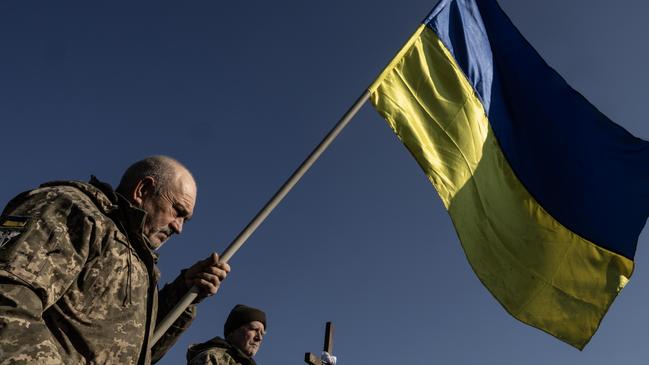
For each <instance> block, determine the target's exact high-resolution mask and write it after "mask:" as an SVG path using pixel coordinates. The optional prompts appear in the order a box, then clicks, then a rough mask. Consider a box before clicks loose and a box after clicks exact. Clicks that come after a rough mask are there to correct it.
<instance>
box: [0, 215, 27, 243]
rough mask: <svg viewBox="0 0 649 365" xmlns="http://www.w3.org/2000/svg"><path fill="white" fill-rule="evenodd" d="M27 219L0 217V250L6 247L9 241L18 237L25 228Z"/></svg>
mask: <svg viewBox="0 0 649 365" xmlns="http://www.w3.org/2000/svg"><path fill="white" fill-rule="evenodd" d="M27 223H29V218H28V217H18V216H1V217H0V249H3V248H4V247H6V246H7V245H8V244H9V242H11V240H13V239H14V238H16V237H18V236H19V235H20V234H21V233H22V232H23V231H24V230H25V227H27Z"/></svg>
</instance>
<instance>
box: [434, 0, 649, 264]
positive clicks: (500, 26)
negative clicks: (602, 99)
mask: <svg viewBox="0 0 649 365" xmlns="http://www.w3.org/2000/svg"><path fill="white" fill-rule="evenodd" d="M424 23H425V24H426V25H427V26H429V27H430V28H431V29H432V30H433V31H434V32H435V33H436V34H437V35H438V37H439V38H440V39H441V40H442V42H443V43H444V45H445V46H446V47H447V48H448V49H449V51H450V52H451V53H452V55H453V57H454V58H455V60H456V62H457V63H458V64H459V65H460V67H461V68H462V70H463V71H464V73H465V75H466V77H467V79H468V80H469V82H470V83H471V84H472V85H473V87H474V89H475V91H476V93H477V94H478V96H479V98H480V100H481V101H482V103H483V106H484V109H485V112H486V114H487V116H488V118H489V122H490V125H491V127H492V129H493V131H494V133H495V135H496V137H497V139H498V142H499V144H500V147H501V149H502V151H503V153H504V155H505V157H506V158H507V160H508V162H509V163H510V165H511V167H512V169H513V171H514V172H515V174H516V175H517V177H518V178H519V179H520V181H521V182H522V183H523V185H524V186H525V187H526V189H527V190H528V191H529V192H530V194H531V195H532V196H533V197H534V198H535V199H536V200H537V201H538V202H539V203H540V204H541V206H542V207H543V208H544V209H545V210H546V211H547V212H548V213H549V214H550V215H552V216H553V217H554V218H555V219H556V220H557V221H559V222H560V223H561V224H563V225H564V226H565V227H567V228H568V229H570V230H572V231H573V232H575V233H576V234H578V235H580V236H581V237H583V238H586V239H588V240H590V241H591V242H593V243H595V244H597V245H599V246H601V247H603V248H606V249H608V250H610V251H613V252H615V253H618V254H621V255H623V256H625V257H627V258H629V259H633V256H634V254H635V249H636V243H637V239H638V236H639V234H640V232H641V230H642V228H643V227H644V225H645V222H646V220H647V215H648V214H649V143H648V142H646V141H644V140H642V139H639V138H636V137H634V136H633V135H631V134H630V133H629V132H627V131H626V130H625V129H624V128H622V127H620V126H619V125H617V124H615V123H613V122H612V121H611V120H610V119H608V118H607V117H606V116H605V115H603V114H602V113H601V112H600V111H598V110H597V108H595V107H594V106H593V105H592V104H590V103H589V102H588V100H586V99H585V98H584V97H583V96H582V95H581V94H580V93H578V92H577V91H575V90H574V89H572V88H571V87H570V86H569V85H568V84H567V83H566V82H565V80H564V79H563V78H562V77H561V76H560V75H559V74H558V73H557V72H556V71H554V70H553V69H552V68H551V67H549V66H548V65H547V64H546V63H545V61H544V60H543V59H542V58H541V57H540V55H539V54H538V53H537V52H536V51H535V50H534V48H532V46H531V45H530V44H529V43H528V42H527V40H525V38H523V36H522V35H521V34H520V32H519V31H518V30H517V29H516V27H514V25H513V24H512V22H511V21H510V20H509V18H508V17H507V15H506V14H505V13H504V12H503V11H502V10H501V9H500V7H499V6H498V3H497V2H496V1H495V0H441V1H440V2H439V3H438V5H437V6H436V7H435V9H433V11H432V12H431V13H430V15H429V16H428V17H427V18H426V19H425V20H424ZM614 71H615V70H603V72H614Z"/></svg>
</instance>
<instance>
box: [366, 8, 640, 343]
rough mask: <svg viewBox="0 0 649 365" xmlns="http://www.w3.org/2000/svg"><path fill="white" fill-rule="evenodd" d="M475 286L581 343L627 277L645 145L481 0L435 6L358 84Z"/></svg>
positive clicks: (520, 314) (636, 225)
mask: <svg viewBox="0 0 649 365" xmlns="http://www.w3.org/2000/svg"><path fill="white" fill-rule="evenodd" d="M370 92H371V99H372V102H373V104H374V106H375V107H376V109H377V110H378V111H379V113H380V114H381V115H382V116H383V117H384V118H385V119H386V120H387V121H388V123H389V124H390V126H391V127H392V129H393V130H394V131H395V133H396V134H397V136H398V137H399V139H401V141H402V142H403V143H404V144H405V146H406V147H407V148H408V150H409V151H410V152H411V154H412V155H413V156H414V157H415V159H416V160H417V162H418V163H419V165H420V166H421V167H422V169H423V170H424V171H425V173H426V175H427V176H428V177H429V179H430V181H431V182H432V184H433V185H434V186H435V188H436V190H437V191H438V193H439V194H440V196H441V198H442V201H443V202H444V205H445V206H446V208H447V210H448V212H449V214H450V216H451V218H452V220H453V223H454V225H455V228H456V230H457V233H458V236H459V238H460V241H461V243H462V246H463V248H464V251H465V253H466V256H467V259H468V260H469V262H470V264H471V266H472V267H473V269H474V271H475V272H476V274H477V276H478V277H479V279H480V280H481V281H482V283H483V284H484V285H485V286H486V287H487V288H488V289H489V291H490V292H491V293H492V294H493V295H494V297H495V298H496V299H497V300H498V301H499V302H500V303H501V304H502V305H503V306H504V307H505V309H506V310H507V311H508V312H509V313H511V314H512V315H513V316H514V317H516V318H517V319H519V320H521V321H523V322H525V323H527V324H530V325H532V326H535V327H537V328H539V329H542V330H544V331H546V332H548V333H550V334H552V335H554V336H556V337H557V338H559V339H561V340H563V341H565V342H567V343H569V344H571V345H573V346H575V347H577V348H580V349H581V348H583V347H584V346H585V345H586V344H587V343H588V341H589V340H590V338H591V337H592V335H593V334H594V333H595V331H596V330H597V328H598V326H599V323H600V321H601V319H602V318H603V316H604V315H605V313H606V311H607V310H608V308H609V306H610V305H611V303H612V302H613V300H614V299H615V297H616V296H617V294H618V292H619V291H620V290H621V289H622V288H623V287H624V286H625V284H626V283H627V282H628V280H629V278H630V277H631V274H632V272H633V256H634V253H635V246H636V242H637V238H638V235H639V234H640V231H641V230H642V228H643V227H644V224H645V222H646V219H647V215H648V214H649V204H647V202H649V189H648V188H647V187H649V143H647V142H646V141H643V140H640V139H638V138H636V137H634V136H632V135H631V134H630V133H628V132H627V131H625V130H624V129H623V128H621V127H620V126H618V125H616V124H614V123H613V122H611V121H610V120H609V119H608V118H606V116H604V115H603V114H601V113H600V112H599V111H598V110H597V109H596V108H595V107H593V106H592V105H591V104H590V103H589V102H588V101H587V100H586V99H584V98H583V97H582V96H581V95H580V94H578V93H577V92H576V91H574V90H573V89H572V88H570V86H569V85H567V84H566V83H565V81H564V80H563V79H562V78H561V76H559V75H558V74H557V73H556V72H555V71H554V70H552V69H551V68H550V67H549V66H548V65H547V64H546V63H545V62H544V61H543V60H542V59H541V57H540V56H539V55H538V54H537V53H536V51H535V50H534V49H533V48H532V47H531V46H530V45H529V43H527V41H526V40H525V39H524V38H523V37H522V36H521V35H520V33H519V32H518V30H517V29H516V28H515V27H514V26H513V24H512V23H511V22H510V20H509V19H508V18H507V16H506V15H505V14H504V13H503V12H502V10H501V9H500V8H499V6H498V4H497V2H496V1H495V0H442V1H440V3H439V4H438V6H437V7H436V8H435V9H434V10H433V11H432V12H431V14H430V15H429V16H428V17H427V18H426V19H425V21H424V23H423V24H422V25H421V26H420V27H419V29H418V30H417V31H416V32H415V34H414V35H413V36H412V37H411V39H410V40H409V41H408V42H407V43H406V45H405V46H404V47H403V48H402V49H401V51H400V52H399V53H398V54H397V56H396V57H395V59H394V60H393V61H392V62H391V63H390V64H389V65H388V67H387V68H386V69H385V70H384V71H383V73H382V74H381V75H380V76H379V78H377V80H376V81H375V82H374V84H372V85H371V87H370Z"/></svg>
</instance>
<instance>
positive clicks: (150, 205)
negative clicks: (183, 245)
mask: <svg viewBox="0 0 649 365" xmlns="http://www.w3.org/2000/svg"><path fill="white" fill-rule="evenodd" d="M195 204H196V184H195V183H194V179H193V178H192V177H191V175H189V174H187V173H180V174H179V175H178V176H177V177H176V179H174V181H172V182H171V183H170V186H169V187H168V189H164V190H163V191H162V192H161V193H159V194H150V195H147V196H145V197H143V198H142V206H141V208H142V209H143V210H144V211H145V212H146V213H147V216H146V219H145V221H144V230H143V233H144V236H146V237H147V238H148V239H149V243H150V245H151V248H152V249H154V250H155V249H158V248H160V246H162V244H163V243H164V242H165V241H167V240H168V239H169V237H171V235H172V234H174V233H175V234H180V233H181V232H182V229H183V224H185V222H187V221H188V220H189V219H190V218H191V217H192V214H194V205H195Z"/></svg>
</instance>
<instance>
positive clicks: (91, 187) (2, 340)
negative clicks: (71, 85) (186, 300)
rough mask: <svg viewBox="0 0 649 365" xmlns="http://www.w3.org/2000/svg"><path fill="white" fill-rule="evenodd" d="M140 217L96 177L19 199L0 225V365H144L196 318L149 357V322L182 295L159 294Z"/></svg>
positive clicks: (180, 287)
mask: <svg viewBox="0 0 649 365" xmlns="http://www.w3.org/2000/svg"><path fill="white" fill-rule="evenodd" d="M145 215H146V213H145V212H144V211H142V210H140V209H138V208H135V207H134V206H132V205H131V204H129V203H128V202H127V201H126V199H124V198H123V197H121V196H118V195H117V194H115V193H114V192H113V190H112V189H111V188H110V186H108V185H107V184H104V183H101V182H99V181H98V180H97V179H95V178H94V177H93V178H92V179H91V181H90V183H89V184H87V183H82V182H74V181H69V182H54V183H48V184H44V185H41V187H40V188H38V189H35V190H32V191H28V192H25V193H22V194H20V195H18V196H17V197H16V198H14V199H13V200H12V201H11V202H9V204H8V205H7V206H6V208H5V210H4V211H3V213H2V217H1V218H0V219H1V220H0V364H75V365H76V364H150V363H151V362H152V361H156V360H157V359H159V358H160V357H161V356H162V355H163V354H164V353H165V352H166V351H167V350H168V349H169V348H170V347H171V345H173V343H174V342H175V340H176V339H177V338H178V336H179V335H180V333H181V332H182V331H183V330H184V329H186V328H187V327H188V326H189V324H190V323H191V321H192V319H193V318H194V316H195V306H193V305H192V306H190V307H189V308H188V309H187V310H186V311H185V312H184V313H183V315H182V316H181V317H180V318H179V319H178V321H176V322H175V323H174V325H173V326H172V327H171V328H170V329H169V331H167V333H165V335H164V336H163V337H162V338H161V339H160V341H158V343H157V344H156V345H155V346H154V347H153V349H151V350H149V347H150V345H149V341H150V337H151V336H152V335H153V330H154V328H155V322H156V318H160V319H161V318H163V317H164V315H165V314H166V313H167V312H168V311H169V310H170V309H171V308H172V307H173V305H174V304H175V303H176V302H177V301H178V299H179V298H180V297H181V296H182V295H183V294H184V293H185V292H186V291H187V287H186V286H185V283H184V280H182V278H181V277H180V276H179V277H178V279H176V280H175V281H174V282H173V283H171V284H168V285H166V286H165V287H164V288H163V289H162V290H161V291H160V293H159V298H160V299H158V291H157V286H156V283H157V281H158V278H159V276H160V275H159V272H158V269H157V267H156V261H157V255H156V253H155V252H154V251H153V250H151V249H150V248H149V245H148V243H147V240H146V238H145V237H144V236H143V235H142V225H143V222H144V217H145Z"/></svg>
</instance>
